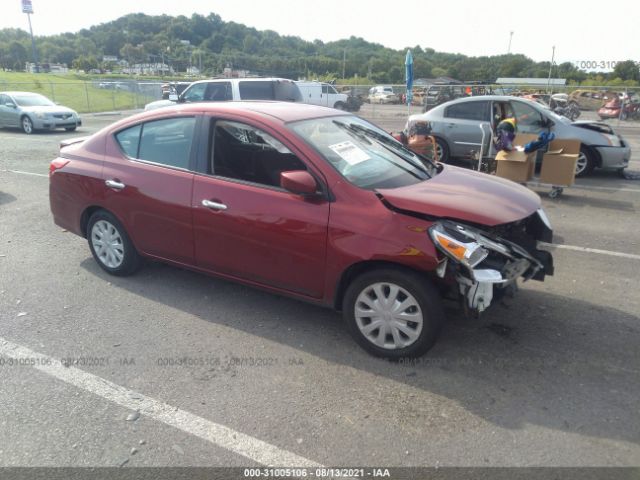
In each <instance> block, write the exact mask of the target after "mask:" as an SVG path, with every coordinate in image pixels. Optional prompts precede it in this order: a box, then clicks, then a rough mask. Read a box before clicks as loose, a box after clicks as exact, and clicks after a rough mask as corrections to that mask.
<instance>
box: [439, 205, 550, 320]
mask: <svg viewBox="0 0 640 480" xmlns="http://www.w3.org/2000/svg"><path fill="white" fill-rule="evenodd" d="M552 235H553V232H552V229H551V225H550V223H549V220H548V218H547V216H546V214H545V213H544V211H543V210H542V209H539V210H538V211H536V212H535V213H533V214H532V215H530V216H529V217H527V218H525V219H522V220H519V221H517V222H513V223H510V224H506V225H499V226H496V227H492V228H491V227H487V228H485V227H478V226H474V225H468V224H465V223H463V222H458V221H455V220H438V221H436V222H435V223H434V224H433V225H432V226H431V227H430V228H429V236H430V237H431V240H432V241H433V243H434V244H435V246H436V248H437V250H438V251H439V252H440V253H441V254H442V258H441V261H440V264H439V267H438V269H437V270H436V274H437V275H438V277H440V278H442V279H444V280H446V281H447V282H446V283H453V284H455V285H457V291H456V292H455V293H456V294H457V296H458V298H459V299H460V300H461V301H462V305H463V308H464V310H465V312H467V313H468V314H469V315H471V316H477V315H478V314H480V313H481V312H483V311H484V310H486V309H487V308H488V307H489V305H491V303H492V302H493V301H496V300H499V299H500V298H502V297H503V296H504V295H505V294H512V293H514V292H515V290H517V280H518V279H519V278H523V279H524V281H527V280H529V279H534V280H539V281H543V280H544V278H545V276H546V275H553V257H552V256H551V254H550V253H549V252H547V251H545V250H541V249H539V248H538V247H539V245H538V242H547V243H550V242H551V240H552Z"/></svg>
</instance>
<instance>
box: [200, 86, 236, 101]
mask: <svg viewBox="0 0 640 480" xmlns="http://www.w3.org/2000/svg"><path fill="white" fill-rule="evenodd" d="M205 100H207V101H209V102H226V101H229V100H233V94H232V93H231V83H230V82H212V83H210V84H209V85H208V86H207V92H206V95H205Z"/></svg>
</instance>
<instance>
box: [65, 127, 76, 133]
mask: <svg viewBox="0 0 640 480" xmlns="http://www.w3.org/2000/svg"><path fill="white" fill-rule="evenodd" d="M76 128H78V127H66V128H65V130H66V131H67V132H75V131H76Z"/></svg>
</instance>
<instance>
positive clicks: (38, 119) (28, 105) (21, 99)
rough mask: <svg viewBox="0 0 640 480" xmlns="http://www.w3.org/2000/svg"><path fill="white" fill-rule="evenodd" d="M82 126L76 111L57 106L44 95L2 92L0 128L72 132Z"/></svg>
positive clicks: (0, 99)
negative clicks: (59, 129) (61, 129)
mask: <svg viewBox="0 0 640 480" xmlns="http://www.w3.org/2000/svg"><path fill="white" fill-rule="evenodd" d="M80 125H82V119H81V118H80V115H78V113H77V112H76V111H75V110H71V109H70V108H67V107H63V106H62V105H56V104H55V103H54V102H52V101H51V100H49V99H48V98H47V97H45V96H44V95H40V94H39V93H31V92H0V127H18V128H21V129H22V131H23V132H24V133H27V134H30V133H33V132H34V131H36V130H53V129H56V128H64V129H65V130H67V131H68V132H71V131H73V130H75V129H76V128H78V127H79V126H80Z"/></svg>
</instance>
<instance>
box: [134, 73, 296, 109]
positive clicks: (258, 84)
mask: <svg viewBox="0 0 640 480" xmlns="http://www.w3.org/2000/svg"><path fill="white" fill-rule="evenodd" d="M236 100H279V101H284V102H302V95H301V94H300V90H299V89H298V86H297V85H296V82H294V81H293V80H288V79H286V78H221V79H215V80H200V81H198V82H193V83H192V84H191V85H189V87H188V88H187V89H185V91H184V92H182V93H181V94H180V95H176V94H172V95H169V100H158V101H155V102H151V103H148V104H147V105H146V106H145V107H144V109H145V110H153V109H156V108H160V107H166V106H168V105H173V104H174V103H176V102H177V103H191V102H227V101H236Z"/></svg>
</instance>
